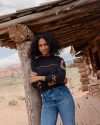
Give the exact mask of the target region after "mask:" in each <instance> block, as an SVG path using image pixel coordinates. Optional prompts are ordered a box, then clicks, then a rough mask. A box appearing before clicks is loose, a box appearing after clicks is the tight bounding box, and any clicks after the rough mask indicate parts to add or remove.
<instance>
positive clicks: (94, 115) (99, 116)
mask: <svg viewBox="0 0 100 125" xmlns="http://www.w3.org/2000/svg"><path fill="white" fill-rule="evenodd" d="M82 101H83V102H84V104H85V106H86V108H87V109H88V111H89V113H90V114H91V116H92V118H93V119H94V121H95V122H96V124H97V125H100V114H99V113H98V112H97V111H96V109H94V107H93V106H92V105H91V103H90V102H89V100H88V99H86V96H84V97H82Z"/></svg>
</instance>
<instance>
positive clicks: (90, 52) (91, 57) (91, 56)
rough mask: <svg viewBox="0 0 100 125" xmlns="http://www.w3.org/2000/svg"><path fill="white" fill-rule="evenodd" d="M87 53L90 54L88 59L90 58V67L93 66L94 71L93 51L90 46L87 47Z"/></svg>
mask: <svg viewBox="0 0 100 125" xmlns="http://www.w3.org/2000/svg"><path fill="white" fill-rule="evenodd" d="M99 49H100V48H99ZM89 55H90V60H91V64H92V68H93V73H95V67H94V59H93V53H92V50H91V48H89Z"/></svg>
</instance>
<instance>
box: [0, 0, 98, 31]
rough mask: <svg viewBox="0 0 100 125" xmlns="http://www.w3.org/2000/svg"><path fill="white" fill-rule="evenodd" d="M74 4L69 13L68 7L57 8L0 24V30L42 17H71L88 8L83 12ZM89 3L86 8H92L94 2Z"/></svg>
mask: <svg viewBox="0 0 100 125" xmlns="http://www.w3.org/2000/svg"><path fill="white" fill-rule="evenodd" d="M97 2H98V1H97ZM75 3H77V2H76V1H75ZM75 3H74V2H73V4H74V6H73V7H72V8H71V9H70V11H69V7H68V5H64V6H58V7H55V8H53V9H51V10H48V13H47V11H44V12H39V13H38V14H31V15H27V16H24V17H20V18H18V19H14V20H11V21H10V22H9V21H8V22H5V23H2V24H0V29H2V28H4V27H9V26H12V25H14V24H18V23H24V22H27V21H32V20H36V19H40V18H43V17H49V16H52V15H55V16H56V15H59V14H63V16H64V17H65V16H70V15H73V14H78V13H81V12H84V11H87V10H88V8H87V9H86V8H84V9H83V10H81V9H78V4H76V5H75ZM90 3H91V4H88V6H89V7H90V6H93V4H94V2H90ZM98 4H99V2H98ZM98 4H96V5H97V6H98ZM70 6H72V5H70ZM97 6H93V7H91V8H93V9H95V7H97ZM74 7H75V8H74ZM73 8H74V9H73ZM76 8H77V9H76ZM96 9H97V8H96ZM68 11H69V12H68ZM66 12H68V13H66ZM58 19H59V18H58ZM54 20H55V18H54Z"/></svg>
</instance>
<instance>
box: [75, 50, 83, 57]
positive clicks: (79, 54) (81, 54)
mask: <svg viewBox="0 0 100 125" xmlns="http://www.w3.org/2000/svg"><path fill="white" fill-rule="evenodd" d="M80 56H83V51H82V52H80V53H78V54H75V57H80Z"/></svg>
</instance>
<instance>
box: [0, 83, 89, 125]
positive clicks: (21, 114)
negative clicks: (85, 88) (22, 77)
mask: <svg viewBox="0 0 100 125" xmlns="http://www.w3.org/2000/svg"><path fill="white" fill-rule="evenodd" d="M79 87H80V86H76V87H75V88H73V92H72V90H70V91H71V92H72V95H73V97H74V98H78V97H81V96H83V95H85V94H87V92H81V90H79V89H78V88H79ZM22 95H24V88H23V85H20V86H17V87H16V89H15V90H14V89H13V87H11V88H6V87H5V88H0V125H28V119H27V111H26V105H25V100H21V99H19V97H20V96H22ZM11 99H16V100H17V101H18V104H17V105H9V100H11Z"/></svg>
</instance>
